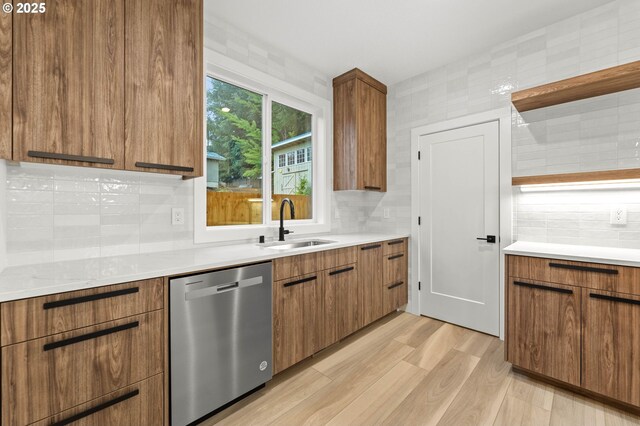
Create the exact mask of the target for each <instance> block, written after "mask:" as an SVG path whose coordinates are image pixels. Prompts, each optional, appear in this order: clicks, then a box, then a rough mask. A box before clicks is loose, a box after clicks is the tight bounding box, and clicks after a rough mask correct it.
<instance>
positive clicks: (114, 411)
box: [34, 374, 163, 426]
mask: <svg viewBox="0 0 640 426" xmlns="http://www.w3.org/2000/svg"><path fill="white" fill-rule="evenodd" d="M162 380H163V378H162V374H158V375H156V376H153V377H151V378H149V379H147V380H144V381H142V382H140V383H136V384H134V385H132V386H127V387H126V388H123V389H120V390H118V391H116V392H112V393H110V394H107V395H105V396H103V397H100V398H97V399H94V400H92V401H90V402H87V403H85V404H81V405H79V406H77V407H74V408H71V409H69V410H66V411H63V412H62V413H59V414H56V415H55V416H52V417H49V418H48V419H45V420H42V421H39V422H36V423H34V426H50V425H52V424H56V423H60V424H73V425H74V426H105V425H127V426H152V425H161V424H162V422H163V411H162V408H163V407H162V398H163V390H162Z"/></svg>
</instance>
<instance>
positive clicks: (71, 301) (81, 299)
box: [42, 287, 140, 309]
mask: <svg viewBox="0 0 640 426" xmlns="http://www.w3.org/2000/svg"><path fill="white" fill-rule="evenodd" d="M139 291H140V289H139V288H138V287H131V288H123V289H122V290H114V291H108V292H106V293H98V294H91V295H89V296H80V297H73V298H71V299H66V300H56V301H53V302H45V303H43V304H42V308H43V309H54V308H61V307H63V306H70V305H77V304H79V303H87V302H93V301H96V300H102V299H110V298H112V297H118V296H124V295H127V294H133V293H138V292H139Z"/></svg>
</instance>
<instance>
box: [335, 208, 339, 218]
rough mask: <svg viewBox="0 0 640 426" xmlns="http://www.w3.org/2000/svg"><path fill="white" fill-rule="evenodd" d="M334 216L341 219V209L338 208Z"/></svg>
mask: <svg viewBox="0 0 640 426" xmlns="http://www.w3.org/2000/svg"><path fill="white" fill-rule="evenodd" d="M334 217H335V218H336V219H340V210H338V209H336V212H335V215H334Z"/></svg>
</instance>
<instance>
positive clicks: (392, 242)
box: [387, 240, 404, 246]
mask: <svg viewBox="0 0 640 426" xmlns="http://www.w3.org/2000/svg"><path fill="white" fill-rule="evenodd" d="M402 243H404V240H394V241H389V242H388V243H387V245H388V246H395V245H396V244H402Z"/></svg>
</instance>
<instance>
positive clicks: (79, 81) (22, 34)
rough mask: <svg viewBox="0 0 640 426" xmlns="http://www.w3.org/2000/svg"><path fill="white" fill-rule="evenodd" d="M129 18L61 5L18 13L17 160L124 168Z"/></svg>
mask: <svg viewBox="0 0 640 426" xmlns="http://www.w3.org/2000/svg"><path fill="white" fill-rule="evenodd" d="M124 13H125V10H124V0H115V1H114V0H57V1H55V2H48V3H47V11H46V13H39V14H28V13H25V14H18V13H14V14H13V70H14V78H13V159H14V160H16V161H35V162H47V163H54V164H70V165H81V166H88V165H90V166H95V167H109V168H120V169H121V168H124V144H123V134H124V38H125V37H124V22H125V19H124V16H125V15H124ZM3 15H4V14H3ZM1 49H2V47H0V50H1Z"/></svg>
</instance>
